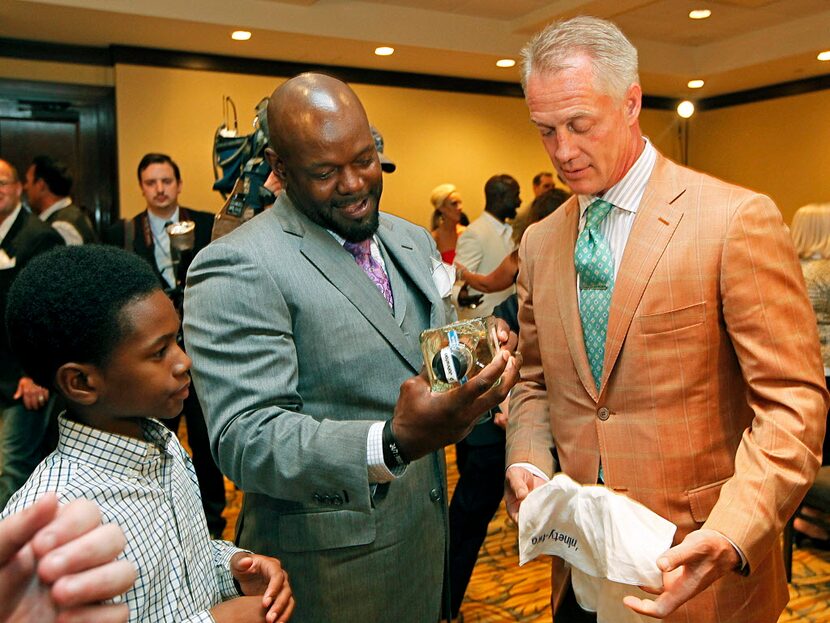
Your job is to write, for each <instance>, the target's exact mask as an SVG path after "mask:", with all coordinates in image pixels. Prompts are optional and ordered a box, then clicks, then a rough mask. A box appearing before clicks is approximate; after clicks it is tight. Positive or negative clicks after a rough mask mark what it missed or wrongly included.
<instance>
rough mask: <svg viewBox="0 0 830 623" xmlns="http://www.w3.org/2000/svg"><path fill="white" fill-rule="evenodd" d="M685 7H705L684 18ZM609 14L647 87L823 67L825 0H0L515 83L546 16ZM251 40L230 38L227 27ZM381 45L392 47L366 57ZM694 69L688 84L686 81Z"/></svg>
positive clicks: (242, 52)
mask: <svg viewBox="0 0 830 623" xmlns="http://www.w3.org/2000/svg"><path fill="white" fill-rule="evenodd" d="M693 8H709V9H711V10H712V17H710V18H709V19H706V20H702V21H694V20H690V19H689V18H688V17H687V15H688V12H689V10H691V9H693ZM579 14H591V15H598V16H601V17H606V18H609V19H612V20H613V21H615V22H616V23H617V24H618V25H619V26H620V27H621V28H622V29H623V31H624V32H625V33H626V34H627V35H628V36H629V37H630V38H631V39H632V41H633V43H634V44H635V45H636V46H637V48H638V49H639V51H640V70H641V79H642V83H643V89H644V91H645V92H646V93H647V94H649V95H664V96H670V97H687V96H691V95H694V96H697V97H707V96H712V95H718V94H723V93H731V92H735V91H740V90H745V89H750V88H755V87H761V86H767V85H770V84H776V83H781V82H788V81H792V80H798V79H801V78H808V77H812V76H817V75H823V74H830V62H825V63H822V62H820V61H818V60H816V54H817V53H818V52H819V51H821V50H826V49H830V0H700V1H693V0H362V1H353V0H198V1H197V0H2V1H1V2H0V37H9V38H17V39H31V40H40V41H50V42H58V43H71V44H78V45H91V46H107V45H110V44H120V45H130V46H143V47H151V48H163V49H171V50H185V51H194V52H206V53H212V54H225V55H235V56H246V57H252V58H263V59H268V60H282V61H294V62H304V63H313V64H323V65H344V66H350V67H360V68H368V69H387V70H394V71H404V72H416V73H424V74H437V75H444V76H454V77H463V78H479V79H486V80H499V81H508V82H516V81H518V70H517V69H516V68H513V69H499V68H497V67H496V66H495V61H496V60H497V59H498V58H502V57H513V58H518V53H519V50H520V49H521V47H522V45H523V44H524V43H525V42H526V41H527V39H528V38H529V36H530V35H531V34H532V33H534V32H536V31H537V30H539V29H540V28H542V27H543V26H544V25H545V24H547V23H548V22H550V21H552V20H554V19H558V18H562V17H571V16H574V15H579ZM236 28H244V29H246V30H251V31H252V32H253V38H252V39H251V40H250V41H247V42H243V43H238V42H233V41H231V40H230V38H229V33H230V31H231V30H232V29H236ZM378 45H391V46H393V47H395V48H396V50H397V51H396V53H395V54H394V55H393V56H391V57H385V58H381V57H377V56H375V55H374V54H373V53H372V52H373V50H374V48H375V47H376V46H378ZM692 78H703V79H704V80H706V86H705V87H704V88H703V89H700V90H697V91H691V90H690V89H688V88H687V87H686V82H687V81H688V80H690V79H692Z"/></svg>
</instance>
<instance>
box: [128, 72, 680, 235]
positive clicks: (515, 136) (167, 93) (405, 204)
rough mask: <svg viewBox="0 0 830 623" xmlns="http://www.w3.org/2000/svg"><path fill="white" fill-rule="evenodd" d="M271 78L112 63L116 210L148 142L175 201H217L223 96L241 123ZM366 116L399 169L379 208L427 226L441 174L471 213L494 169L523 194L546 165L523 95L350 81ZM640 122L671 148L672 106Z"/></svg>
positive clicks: (133, 204) (134, 203)
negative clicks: (164, 162)
mask: <svg viewBox="0 0 830 623" xmlns="http://www.w3.org/2000/svg"><path fill="white" fill-rule="evenodd" d="M281 82H282V79H280V78H273V77H263V76H249V75H241V74H230V73H218V72H207V71H191V70H183V69H165V68H155V67H143V66H135V65H118V66H117V67H116V70H115V84H116V98H117V115H118V155H119V163H120V164H119V183H120V192H121V212H122V214H123V215H125V216H132V215H134V214H136V213H137V212H139V211H140V210H142V209H143V207H144V204H143V200H142V197H141V195H140V193H139V190H138V185H137V181H136V173H135V168H136V165H137V164H138V161H139V160H140V158H141V156H142V155H143V154H144V153H146V152H148V151H162V152H166V153H169V154H170V155H171V156H172V157H173V158H174V159H175V160H176V161H177V162H178V163H179V165H180V166H181V168H182V177H183V180H184V188H183V192H182V197H181V199H182V203H183V205H186V206H191V207H193V208H199V209H203V210H210V211H216V210H218V209H219V207H221V205H222V199H221V197H220V196H219V194H218V193H216V192H214V191H212V190H211V185H212V183H213V173H212V169H211V161H210V157H211V145H212V142H213V133H214V131H215V129H216V127H217V126H218V125H219V123H220V122H221V115H222V107H221V102H222V96H223V95H230V96H231V97H232V98H233V99H234V101H235V102H236V104H237V108H238V110H239V115H240V129H241V130H242V131H244V132H247V130H248V128H249V127H250V122H251V120H252V119H253V111H254V106H255V105H256V103H257V102H258V101H259V99H260V98H261V97H263V96H265V95H268V94H270V93H271V91H272V90H273V89H274V88H275V87H276V86H277V85H278V84H280V83H281ZM353 86H354V89H355V90H356V91H357V93H358V95H359V96H360V98H361V100H362V101H363V103H364V105H365V106H366V110H367V112H368V114H369V119H370V120H371V121H372V123H374V124H375V125H376V126H377V127H378V128H379V129H380V130H381V132H382V133H383V135H384V139H385V141H386V153H387V154H388V155H389V156H390V157H391V158H392V159H394V160H395V162H396V164H397V165H398V170H397V171H396V172H395V173H393V174H391V175H386V176H385V181H384V196H383V200H382V202H381V205H382V207H383V209H384V210H385V211H387V212H391V213H393V214H397V215H400V216H403V217H404V218H407V219H409V220H411V221H414V222H416V223H419V224H421V225H424V226H427V224H428V222H429V217H430V215H431V207H430V205H429V193H430V191H431V190H432V188H433V187H434V186H436V185H437V184H440V183H442V182H452V183H454V184H456V186H458V188H459V191H460V192H461V194H462V196H463V198H464V203H465V206H464V208H465V211H466V212H467V214H468V215H469V216H470V217H471V218H475V217H476V216H478V215H479V214H480V213H481V210H482V208H483V204H484V191H483V188H484V182H485V181H486V180H487V178H488V177H489V176H491V175H493V174H495V173H509V174H510V175H513V176H514V177H515V178H516V179H517V180H518V181H519V184H520V185H521V187H522V197H523V199H524V200H525V202H526V203H527V202H528V201H529V200H530V198H531V196H532V191H531V179H532V177H533V176H534V175H535V174H536V173H537V172H539V171H541V170H550V169H551V165H550V160H549V159H548V157H547V154H546V153H545V152H544V150H543V148H542V144H541V141H540V140H539V137H538V134H537V132H536V130H535V128H534V127H533V126H532V125H531V124H530V122H529V120H528V114H527V109H526V107H525V104H524V101H523V100H521V99H518V98H511V97H499V96H491V95H470V94H463V93H442V92H438V91H425V90H417V89H405V88H393V87H381V86H369V85H362V84H355V85H353ZM642 118H643V127H644V131H645V132H646V133H647V134H649V135H650V136H652V138H653V139H654V140H655V143H656V144H657V145H658V148H660V149H662V150H664V151H666V152H667V153H668V154H669V155H670V156H672V157H675V158H676V157H677V153H678V151H677V147H676V145H677V139H676V122H675V119H676V117H675V115H674V114H673V113H670V112H658V111H644V113H643V117H642Z"/></svg>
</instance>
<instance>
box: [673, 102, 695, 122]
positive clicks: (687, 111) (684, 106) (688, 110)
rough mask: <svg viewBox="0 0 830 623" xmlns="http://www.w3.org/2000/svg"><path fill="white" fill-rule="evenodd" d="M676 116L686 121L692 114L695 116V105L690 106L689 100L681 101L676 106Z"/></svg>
mask: <svg viewBox="0 0 830 623" xmlns="http://www.w3.org/2000/svg"><path fill="white" fill-rule="evenodd" d="M677 114H678V115H680V116H681V117H683V118H684V119H688V118H689V117H691V116H692V115H693V114H695V105H694V104H692V103H691V102H690V101H689V100H683V101H682V102H680V103H679V104H678V105H677Z"/></svg>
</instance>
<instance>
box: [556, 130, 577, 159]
mask: <svg viewBox="0 0 830 623" xmlns="http://www.w3.org/2000/svg"><path fill="white" fill-rule="evenodd" d="M554 156H555V157H556V159H557V160H558V161H559V162H561V163H565V162H568V161H569V160H573V159H574V157H575V156H576V145H575V143H574V140H573V138H572V137H571V136H569V135H568V133H567V132H561V133H557V135H556V151H555V152H554Z"/></svg>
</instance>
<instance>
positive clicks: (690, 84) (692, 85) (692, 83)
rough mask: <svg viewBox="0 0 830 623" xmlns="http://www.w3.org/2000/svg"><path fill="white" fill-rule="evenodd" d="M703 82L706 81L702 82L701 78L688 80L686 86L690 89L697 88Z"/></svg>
mask: <svg viewBox="0 0 830 623" xmlns="http://www.w3.org/2000/svg"><path fill="white" fill-rule="evenodd" d="M704 84H706V83H705V82H703V80H689V81H688V82H687V83H686V86H687V87H689V88H690V89H699V88H700V87H702V86H703V85H704Z"/></svg>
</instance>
